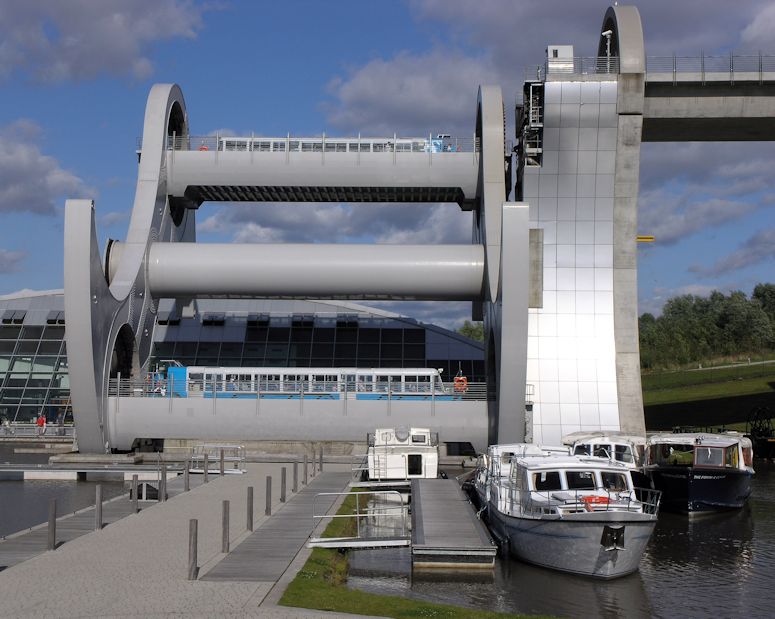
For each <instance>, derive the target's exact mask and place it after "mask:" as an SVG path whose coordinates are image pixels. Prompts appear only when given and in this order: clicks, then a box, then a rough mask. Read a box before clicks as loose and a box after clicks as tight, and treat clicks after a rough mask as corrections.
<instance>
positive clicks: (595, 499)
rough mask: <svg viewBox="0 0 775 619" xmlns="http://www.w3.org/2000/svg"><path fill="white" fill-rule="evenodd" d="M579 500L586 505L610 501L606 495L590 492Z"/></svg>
mask: <svg viewBox="0 0 775 619" xmlns="http://www.w3.org/2000/svg"><path fill="white" fill-rule="evenodd" d="M581 502H582V503H586V504H587V505H608V504H609V503H610V502H611V499H609V498H608V497H607V496H598V495H596V494H590V495H588V496H583V497H581Z"/></svg>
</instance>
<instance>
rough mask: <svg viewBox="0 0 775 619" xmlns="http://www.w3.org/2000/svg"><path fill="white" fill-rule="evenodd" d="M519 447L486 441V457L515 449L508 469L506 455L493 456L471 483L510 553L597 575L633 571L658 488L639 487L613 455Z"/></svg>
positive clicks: (612, 575) (654, 509) (650, 526)
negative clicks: (497, 460)
mask: <svg viewBox="0 0 775 619" xmlns="http://www.w3.org/2000/svg"><path fill="white" fill-rule="evenodd" d="M501 447H506V449H500V448H501ZM515 448H516V449H515ZM521 449H522V452H521V453H519V451H520V448H519V446H515V445H509V446H497V445H493V446H491V447H490V449H488V455H492V456H494V455H495V454H498V453H500V454H501V455H505V454H506V453H514V452H517V453H516V454H515V455H513V456H510V461H509V462H508V466H507V467H506V464H507V463H506V462H504V461H503V457H501V458H500V460H501V462H500V464H499V465H498V466H499V469H497V468H496V466H493V464H492V460H491V463H490V469H489V471H490V474H488V475H486V479H483V478H482V476H481V475H478V477H477V480H476V481H475V484H474V485H475V487H477V494H478V495H479V497H480V500H483V501H484V503H483V511H484V513H485V516H486V518H487V521H488V524H489V525H490V530H491V532H492V533H493V535H494V536H495V537H496V538H499V540H500V541H501V542H502V544H503V545H504V546H505V547H508V549H509V552H510V553H511V554H512V555H514V556H515V557H517V558H518V559H521V560H523V561H527V562H529V563H534V564H536V565H540V566H543V567H547V568H551V569H556V570H560V571H564V572H571V573H575V574H581V575H585V576H593V577H596V578H617V577H619V576H624V575H626V574H630V573H632V572H634V571H636V570H637V569H638V565H639V563H640V558H641V556H642V554H643V551H644V549H645V547H646V544H647V543H648V540H649V538H650V537H651V533H652V532H653V530H654V526H655V525H656V522H657V513H658V510H659V496H660V493H659V492H658V491H655V490H650V489H638V491H637V493H636V488H635V485H634V484H633V480H632V469H631V468H629V467H628V466H626V465H625V464H623V463H619V462H616V461H614V460H608V459H604V458H600V457H585V456H571V455H561V454H558V453H557V452H555V453H553V454H552V455H546V453H540V452H541V451H542V450H544V451H545V449H546V448H542V447H537V446H532V445H531V446H527V447H524V448H521ZM506 468H508V473H507V474H506V475H504V474H503V472H504V471H505V470H506ZM496 470H497V471H499V474H498V475H496V474H495V472H496ZM482 482H484V484H485V486H486V487H485V488H481V487H480V486H481V485H482Z"/></svg>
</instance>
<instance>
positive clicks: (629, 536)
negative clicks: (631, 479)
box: [488, 505, 657, 579]
mask: <svg viewBox="0 0 775 619" xmlns="http://www.w3.org/2000/svg"><path fill="white" fill-rule="evenodd" d="M488 512H489V513H488V519H489V521H490V526H491V527H492V528H493V529H494V531H495V534H496V536H497V537H500V538H501V539H502V540H504V541H505V542H507V543H508V549H509V552H510V553H511V554H512V555H513V556H514V557H516V558H518V559H520V560H522V561H526V562H527V563H533V564H535V565H540V566H542V567H546V568H550V569H554V570H560V571H562V572H569V573H572V574H579V575H582V576H592V577H595V578H602V579H611V578H619V577H621V576H626V575H627V574H631V573H632V572H635V571H636V570H637V569H638V566H639V564H640V559H641V556H642V555H643V551H644V549H645V548H646V544H647V543H648V541H649V538H650V537H651V533H652V532H653V531H654V526H655V525H656V521H657V519H656V516H655V515H650V514H642V513H632V512H616V511H601V512H593V513H584V514H569V515H566V516H564V517H563V518H561V519H560V518H552V519H543V518H541V519H533V518H519V517H513V516H509V515H507V514H504V513H502V512H499V511H497V510H495V509H494V508H493V506H492V505H490V508H489V509H488ZM611 530H617V531H619V530H621V533H620V534H619V535H620V536H621V537H620V538H619V540H620V543H619V544H617V545H618V546H620V547H619V548H613V549H611V548H610V544H608V546H609V548H608V549H607V548H606V545H604V544H603V540H604V539H606V536H608V541H610V531H611Z"/></svg>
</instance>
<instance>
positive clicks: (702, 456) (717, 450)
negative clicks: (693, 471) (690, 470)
mask: <svg viewBox="0 0 775 619" xmlns="http://www.w3.org/2000/svg"><path fill="white" fill-rule="evenodd" d="M694 464H695V465H696V466H724V448H723V447H705V445H699V446H698V447H697V449H695V450H694Z"/></svg>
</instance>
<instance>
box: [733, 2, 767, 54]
mask: <svg viewBox="0 0 775 619" xmlns="http://www.w3.org/2000/svg"><path fill="white" fill-rule="evenodd" d="M774 31H775V4H772V3H767V4H766V5H765V6H764V7H762V8H761V9H760V10H759V11H758V12H757V13H756V15H755V16H754V17H753V18H752V19H751V21H750V22H749V24H748V25H747V26H746V27H745V29H744V30H743V32H742V35H741V37H740V39H741V41H742V42H743V43H746V44H747V45H748V46H749V48H751V49H756V47H757V46H758V47H763V48H764V49H769V48H771V47H772V33H773V32H774Z"/></svg>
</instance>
